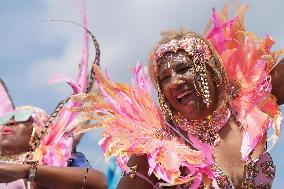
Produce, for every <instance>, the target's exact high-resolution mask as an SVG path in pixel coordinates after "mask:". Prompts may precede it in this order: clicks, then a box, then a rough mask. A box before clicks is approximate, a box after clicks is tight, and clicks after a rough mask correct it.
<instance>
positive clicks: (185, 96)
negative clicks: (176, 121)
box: [176, 90, 195, 105]
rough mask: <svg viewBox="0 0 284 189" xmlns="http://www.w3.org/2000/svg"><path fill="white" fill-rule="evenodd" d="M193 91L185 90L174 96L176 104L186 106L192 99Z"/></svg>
mask: <svg viewBox="0 0 284 189" xmlns="http://www.w3.org/2000/svg"><path fill="white" fill-rule="evenodd" d="M194 92H195V91H194V90H185V91H183V92H181V93H179V94H177V95H176V99H177V102H178V103H180V104H183V105H187V104H188V103H190V102H191V101H193V98H194Z"/></svg>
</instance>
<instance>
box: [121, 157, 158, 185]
mask: <svg viewBox="0 0 284 189" xmlns="http://www.w3.org/2000/svg"><path fill="white" fill-rule="evenodd" d="M128 166H130V167H134V166H137V173H136V175H131V174H129V175H127V174H125V175H124V176H123V177H122V178H121V180H120V182H119V184H118V187H117V188H118V189H125V188H128V189H132V188H133V189H134V188H135V189H153V185H155V184H156V183H157V182H158V179H157V177H156V176H155V175H154V174H152V175H151V176H148V169H149V167H148V162H147V158H146V156H132V157H131V158H130V160H129V163H128ZM139 175H140V176H139ZM141 175H143V176H144V177H145V178H141ZM146 180H148V181H150V182H152V184H150V183H149V182H148V181H146Z"/></svg>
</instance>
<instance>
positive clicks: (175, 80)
mask: <svg viewBox="0 0 284 189" xmlns="http://www.w3.org/2000/svg"><path fill="white" fill-rule="evenodd" d="M184 84H185V81H184V80H183V79H182V77H181V76H180V75H179V74H176V73H172V77H171V82H170V88H171V89H176V88H179V87H181V86H182V85H184Z"/></svg>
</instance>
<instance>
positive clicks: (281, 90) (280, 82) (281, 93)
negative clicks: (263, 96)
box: [271, 59, 284, 105]
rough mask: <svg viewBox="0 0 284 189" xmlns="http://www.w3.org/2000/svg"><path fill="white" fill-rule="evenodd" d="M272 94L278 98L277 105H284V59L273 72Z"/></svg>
mask: <svg viewBox="0 0 284 189" xmlns="http://www.w3.org/2000/svg"><path fill="white" fill-rule="evenodd" d="M271 76H272V94H273V95H274V96H275V97H276V98H277V104H278V105H282V104H283V103H284V59H282V60H280V62H279V63H278V64H277V66H275V68H274V69H273V70H272V71H271Z"/></svg>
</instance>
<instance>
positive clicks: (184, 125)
mask: <svg viewBox="0 0 284 189" xmlns="http://www.w3.org/2000/svg"><path fill="white" fill-rule="evenodd" d="M230 116H231V111H230V110H229V108H228V107H227V106H226V104H225V103H224V104H222V105H220V106H219V107H218V108H217V109H216V110H215V111H214V112H213V113H212V114H211V115H208V116H207V117H206V118H205V119H200V120H187V119H186V118H185V117H184V116H183V115H182V114H181V113H179V112H177V113H175V114H174V115H173V121H174V123H175V124H176V125H177V126H178V127H179V128H181V129H182V130H184V131H187V132H189V133H191V134H192V135H194V136H195V137H197V138H198V139H199V140H201V141H202V142H203V143H207V144H209V145H211V146H217V145H218V144H219V143H220V136H219V134H218V132H219V131H220V130H221V129H222V128H223V127H224V126H225V125H226V123H227V122H228V120H229V118H230Z"/></svg>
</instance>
